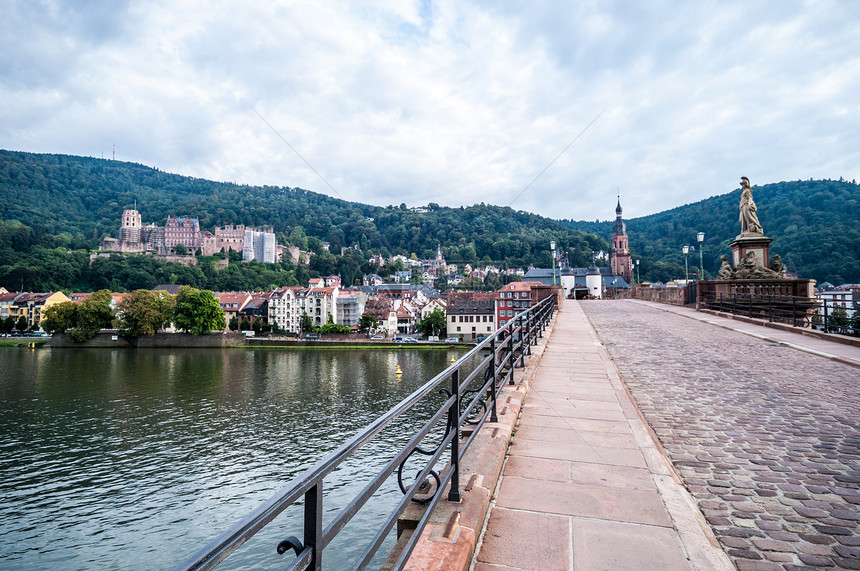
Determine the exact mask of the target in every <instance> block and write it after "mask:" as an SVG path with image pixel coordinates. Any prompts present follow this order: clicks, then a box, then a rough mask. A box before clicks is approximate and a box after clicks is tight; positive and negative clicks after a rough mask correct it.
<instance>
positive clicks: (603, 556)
mask: <svg viewBox="0 0 860 571" xmlns="http://www.w3.org/2000/svg"><path fill="white" fill-rule="evenodd" d="M731 568H733V567H732V565H731V563H730V561H729V559H728V557H726V555H725V553H724V552H723V550H722V549H721V548H720V546H719V544H718V543H717V541H716V539H715V538H714V537H713V535H712V534H711V532H710V529H709V527H708V525H707V523H706V522H705V520H704V517H703V516H702V514H701V513H700V512H699V511H698V508H697V506H696V505H695V503H694V502H693V500H692V498H690V496H689V494H688V493H687V492H686V491H685V490H684V489H683V487H682V486H681V485H680V483H679V481H678V480H677V476H675V475H674V472H673V471H672V468H671V466H670V464H669V461H668V460H667V459H666V458H665V456H664V455H663V454H662V450H661V449H660V448H659V446H658V445H657V443H656V442H655V441H654V440H653V438H652V436H651V433H650V431H649V430H648V429H647V427H646V426H645V423H644V422H643V421H642V418H641V416H640V414H639V412H638V409H637V408H636V406H635V405H634V404H633V402H632V400H631V399H630V397H629V394H628V392H627V390H626V388H625V387H624V385H623V383H622V382H621V379H620V377H619V375H618V373H617V371H616V369H615V367H614V365H613V363H612V361H611V360H610V358H609V355H608V353H607V352H606V350H605V349H604V348H603V347H602V346H601V345H600V343H599V341H598V338H597V336H596V334H595V332H594V330H593V328H592V327H591V325H590V324H589V322H588V320H587V319H586V316H585V314H584V313H583V311H582V309H581V307H580V306H579V304H577V303H575V302H570V301H568V302H567V303H566V304H565V306H563V307H562V309H561V311H560V312H559V315H558V317H557V319H556V323H555V325H554V329H553V334H552V336H551V337H550V339H549V341H548V343H547V346H546V349H545V351H544V354H543V356H542V358H541V361H540V364H539V365H538V367H537V369H536V371H535V374H534V377H533V379H532V381H531V383H530V387H529V391H528V393H527V395H526V397H525V401H524V403H523V407H522V412H521V417H520V422H519V425H518V427H517V431H516V435H515V437H514V439H513V442H512V445H511V447H510V455H509V457H508V460H507V463H506V465H505V468H504V472H503V477H502V480H501V483H500V485H499V487H498V489H497V492H496V499H495V502H494V506H493V508H492V511H491V513H490V516H489V518H488V523H487V526H486V529H485V532H484V534H483V538H482V542H481V545H480V549H479V551H478V553H477V555H476V558H475V565H474V569H475V570H476V571H479V570H483V571H489V570H495V571H499V570H503V569H540V570H545V569H562V570H573V569H619V570H620V569H624V570H627V569H637V570H648V569H654V570H660V571H666V570H672V571H674V570H676V569H678V570H683V569H731Z"/></svg>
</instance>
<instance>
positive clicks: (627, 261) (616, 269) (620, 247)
mask: <svg viewBox="0 0 860 571" xmlns="http://www.w3.org/2000/svg"><path fill="white" fill-rule="evenodd" d="M609 265H610V267H611V268H612V273H613V274H614V275H616V276H621V277H622V278H624V281H626V282H627V283H628V284H632V283H633V262H632V260H631V258H630V248H629V246H628V244H627V225H626V224H624V220H623V219H622V218H621V197H619V198H618V206H616V207H615V224H613V226H612V251H611V252H610V257H609Z"/></svg>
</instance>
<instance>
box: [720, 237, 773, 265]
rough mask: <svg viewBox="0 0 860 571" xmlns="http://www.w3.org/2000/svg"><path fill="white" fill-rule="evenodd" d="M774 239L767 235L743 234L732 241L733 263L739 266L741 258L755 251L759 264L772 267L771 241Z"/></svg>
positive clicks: (730, 243) (730, 244)
mask: <svg viewBox="0 0 860 571" xmlns="http://www.w3.org/2000/svg"><path fill="white" fill-rule="evenodd" d="M771 242H773V240H772V239H770V238H768V237H767V236H759V235H754V236H749V235H747V236H744V235H743V234H741V235H740V236H738V237H737V238H735V239H734V240H732V241H731V242H729V246H731V247H732V265H733V266H734V267H735V268H737V267H738V264H739V263H740V261H741V260H743V259H744V256H746V255H747V254H748V253H749V252H753V253H754V254H755V257H756V262H758V265H760V266H763V267H765V268H769V267H770V243H771Z"/></svg>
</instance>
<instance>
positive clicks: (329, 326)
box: [320, 315, 350, 335]
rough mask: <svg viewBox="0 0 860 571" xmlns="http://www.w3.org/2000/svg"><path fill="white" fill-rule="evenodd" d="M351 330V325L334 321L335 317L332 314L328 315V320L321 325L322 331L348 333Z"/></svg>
mask: <svg viewBox="0 0 860 571" xmlns="http://www.w3.org/2000/svg"><path fill="white" fill-rule="evenodd" d="M349 331H350V329H349V326H347V325H338V324H336V323H335V322H334V317H333V316H331V315H329V316H328V322H326V324H325V325H323V326H322V327H320V333H339V334H341V335H346V334H347V333H349Z"/></svg>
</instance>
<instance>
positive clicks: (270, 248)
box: [242, 228, 275, 264]
mask: <svg viewBox="0 0 860 571" xmlns="http://www.w3.org/2000/svg"><path fill="white" fill-rule="evenodd" d="M251 260H257V261H259V262H267V263H270V264H274V263H275V233H274V231H273V230H272V229H271V228H267V229H266V230H263V231H262V232H259V231H257V230H249V229H246V230H245V243H244V246H243V248H242V261H244V262H250V261H251Z"/></svg>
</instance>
